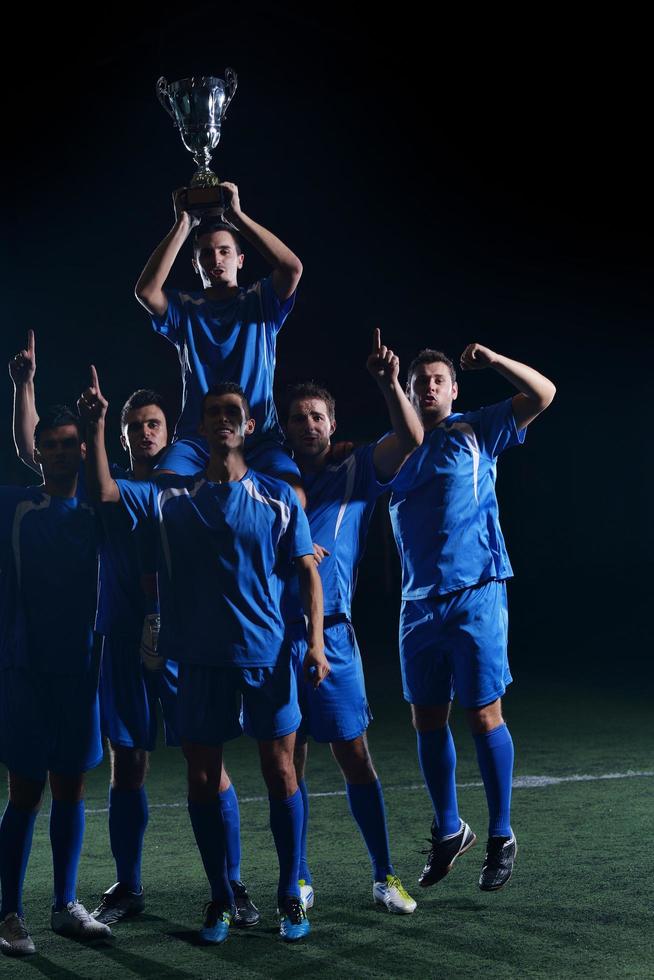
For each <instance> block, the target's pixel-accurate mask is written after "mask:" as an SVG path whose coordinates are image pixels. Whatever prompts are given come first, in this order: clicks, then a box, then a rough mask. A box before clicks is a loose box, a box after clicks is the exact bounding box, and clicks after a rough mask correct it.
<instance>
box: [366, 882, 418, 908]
mask: <svg viewBox="0 0 654 980" xmlns="http://www.w3.org/2000/svg"><path fill="white" fill-rule="evenodd" d="M372 897H373V898H374V900H375V901H376V902H377V903H378V905H385V906H386V908H387V909H388V911H389V912H394V913H395V914H396V915H410V914H411V912H415V910H416V907H417V903H416V901H415V899H413V898H411V896H410V895H409V893H408V892H407V890H406V888H405V887H404V885H403V884H402V882H401V881H400V879H399V878H398V877H397V875H386V881H376V882H375V884H374V885H373V886H372Z"/></svg>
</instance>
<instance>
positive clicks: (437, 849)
mask: <svg viewBox="0 0 654 980" xmlns="http://www.w3.org/2000/svg"><path fill="white" fill-rule="evenodd" d="M435 832H436V827H435V825H434V824H433V823H432V825H431V841H430V843H431V848H430V849H429V851H424V852H423V853H425V854H427V855H428V857H427V861H426V863H425V866H424V868H423V869H422V874H421V875H420V877H419V878H418V884H419V885H420V886H421V887H422V888H428V887H429V886H430V885H435V884H436V882H437V881H440V880H441V878H444V877H445V875H446V874H447V873H448V871H451V870H452V865H453V864H454V862H455V861H456V859H457V858H458V857H459V855H460V854H465V852H466V851H469V850H470V848H471V847H473V845H474V844H476V842H477V838H476V836H475V835H474V834H473V832H472V831H471V830H470V827H469V826H468V824H467V823H464V822H463V820H462V821H461V829H460V830H459V832H458V834H454V835H453V836H452V837H446V838H445V839H444V840H439V839H438V838H437V837H436V836H435Z"/></svg>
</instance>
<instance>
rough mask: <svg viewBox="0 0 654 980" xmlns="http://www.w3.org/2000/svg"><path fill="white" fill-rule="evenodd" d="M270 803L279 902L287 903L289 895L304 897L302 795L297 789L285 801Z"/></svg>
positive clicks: (272, 801)
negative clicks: (276, 862)
mask: <svg viewBox="0 0 654 980" xmlns="http://www.w3.org/2000/svg"><path fill="white" fill-rule="evenodd" d="M269 800H270V829H271V830H272V834H273V837H274V838H275V847H276V848H277V857H278V858H279V887H278V889H277V900H278V902H280V908H281V902H283V901H284V898H285V897H286V896H287V895H294V896H295V897H296V898H299V897H300V886H299V885H298V878H299V877H300V875H299V869H300V847H301V842H302V816H303V811H304V807H303V805H302V793H301V792H300V790H299V789H298V790H296V791H295V793H293V796H289V797H288V798H287V799H285V800H274V799H273V798H272V797H269Z"/></svg>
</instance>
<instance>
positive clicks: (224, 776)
mask: <svg viewBox="0 0 654 980" xmlns="http://www.w3.org/2000/svg"><path fill="white" fill-rule="evenodd" d="M231 785H232V781H231V779H230V778H229V773H228V772H227V770H226V769H225V767H224V766H223V767H222V769H221V771H220V786H219V787H218V790H219V792H221V793H225V792H226V791H227V790H228V789H229V787H230V786H231Z"/></svg>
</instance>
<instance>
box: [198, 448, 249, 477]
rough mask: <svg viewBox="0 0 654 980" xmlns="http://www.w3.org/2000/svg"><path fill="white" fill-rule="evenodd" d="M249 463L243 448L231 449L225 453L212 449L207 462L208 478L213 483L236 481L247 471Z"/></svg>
mask: <svg viewBox="0 0 654 980" xmlns="http://www.w3.org/2000/svg"><path fill="white" fill-rule="evenodd" d="M247 469H248V468H247V463H246V462H245V457H244V456H243V450H242V449H231V450H227V451H226V452H224V453H217V452H214V451H213V450H211V453H210V456H209V463H208V464H207V470H206V473H207V480H209V481H210V482H211V483H235V482H236V481H238V480H242V479H243V477H244V476H245V474H246V473H247Z"/></svg>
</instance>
